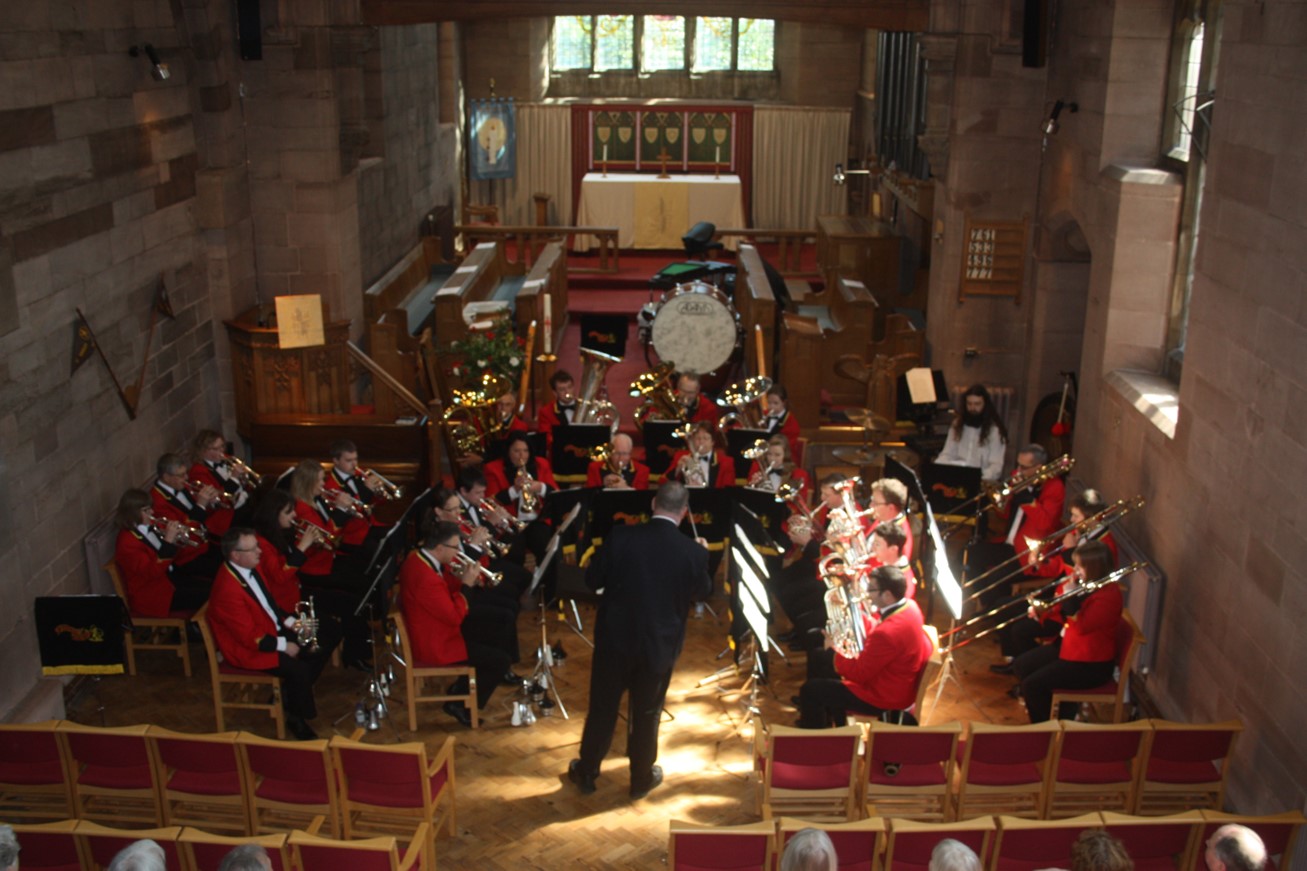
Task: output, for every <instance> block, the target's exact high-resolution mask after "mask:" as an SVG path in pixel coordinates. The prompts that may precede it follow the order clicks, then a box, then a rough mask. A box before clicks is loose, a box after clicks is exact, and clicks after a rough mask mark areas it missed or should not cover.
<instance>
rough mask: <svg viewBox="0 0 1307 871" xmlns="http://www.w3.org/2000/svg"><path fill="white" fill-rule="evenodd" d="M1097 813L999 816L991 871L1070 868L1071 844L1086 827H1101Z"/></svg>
mask: <svg viewBox="0 0 1307 871" xmlns="http://www.w3.org/2000/svg"><path fill="white" fill-rule="evenodd" d="M1102 827H1103V819H1102V817H1100V816H1099V815H1098V814H1084V815H1082V816H1078V817H1067V818H1066V819H1064V820H1030V819H1023V818H1021V817H1008V816H1001V817H999V818H998V836H997V837H996V838H995V840H994V857H993V860H992V862H991V864H990V866H989V868H990V871H1038V869H1041V868H1070V867H1071V845H1072V844H1074V843H1075V842H1076V839H1077V838H1079V837H1080V833H1081V832H1083V831H1085V830H1086V829H1101V828H1102Z"/></svg>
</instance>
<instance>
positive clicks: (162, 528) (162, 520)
mask: <svg viewBox="0 0 1307 871" xmlns="http://www.w3.org/2000/svg"><path fill="white" fill-rule="evenodd" d="M170 522H171V521H169V520H168V518H166V517H151V518H150V529H152V530H154V532H155V534H156V535H158V536H159V537H160V538H163V537H164V535H166V534H167V533H168V524H169V523H170ZM177 523H178V524H179V525H180V526H181V531H180V532H178V533H177V540H176V541H175V542H173V543H174V544H176V545H177V546H178V547H199V546H200V545H202V544H204V542H205V540H206V539H207V538H208V533H207V532H206V531H205V529H204V528H203V527H200V526H193V525H191V524H189V523H184V522H182V521H180V520H179V521H177Z"/></svg>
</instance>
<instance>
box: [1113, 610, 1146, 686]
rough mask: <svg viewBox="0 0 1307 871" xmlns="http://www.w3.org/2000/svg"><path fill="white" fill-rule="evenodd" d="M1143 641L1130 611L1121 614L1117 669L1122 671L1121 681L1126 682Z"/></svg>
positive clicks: (1117, 638) (1118, 627)
mask: <svg viewBox="0 0 1307 871" xmlns="http://www.w3.org/2000/svg"><path fill="white" fill-rule="evenodd" d="M1142 640H1143V635H1142V633H1140V631H1139V627H1138V626H1136V625H1135V621H1134V618H1133V617H1131V616H1130V612H1129V611H1122V612H1121V620H1120V622H1118V623H1117V624H1116V667H1117V670H1118V671H1120V673H1121V677H1120V680H1121V682H1122V683H1125V682H1126V674H1127V673H1129V671H1130V663H1131V662H1132V661H1133V660H1134V657H1135V650H1136V649H1137V648H1138V647H1139V642H1140V641H1142Z"/></svg>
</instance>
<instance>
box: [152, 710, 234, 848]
mask: <svg viewBox="0 0 1307 871" xmlns="http://www.w3.org/2000/svg"><path fill="white" fill-rule="evenodd" d="M145 741H146V744H147V745H148V746H149V748H150V752H151V754H152V755H153V756H154V762H155V765H156V766H157V769H158V771H159V788H160V790H161V793H162V796H161V797H162V799H163V823H164V825H166V826H200V827H202V828H203V829H205V830H206V831H222V832H231V833H233V834H236V835H248V834H250V817H249V812H248V808H247V805H246V803H245V793H246V787H245V769H244V768H243V767H242V766H241V761H240V755H239V754H238V753H237V752H236V733H235V732H218V733H216V734H215V733H210V734H206V735H186V734H183V733H181V732H173V731H170V730H168V729H164V728H162V727H160V726H150V728H149V730H148V731H147V732H146V733H145Z"/></svg>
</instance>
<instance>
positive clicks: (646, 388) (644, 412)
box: [629, 361, 686, 421]
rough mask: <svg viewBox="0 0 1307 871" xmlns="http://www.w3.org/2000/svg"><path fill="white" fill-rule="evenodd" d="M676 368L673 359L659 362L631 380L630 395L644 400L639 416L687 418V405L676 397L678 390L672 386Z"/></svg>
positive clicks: (673, 418)
mask: <svg viewBox="0 0 1307 871" xmlns="http://www.w3.org/2000/svg"><path fill="white" fill-rule="evenodd" d="M675 369H676V364H675V363H673V362H671V361H667V362H664V363H659V364H658V365H657V366H655V367H654V368H652V369H650V370H649V371H648V372H642V373H640V374H639V375H638V376H636V378H635V380H634V381H632V382H631V389H630V391H629V393H630V396H631V397H632V398H633V399H640V400H642V403H641V405H640V411H639V412H638V413H637V416H639V417H650V416H652V417H653V419H654V420H680V421H683V420H685V415H686V411H685V406H684V405H682V404H681V403H680V401H679V400H678V399H677V398H676V390H675V389H673V387H672V381H671V378H672V372H673V371H675Z"/></svg>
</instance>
